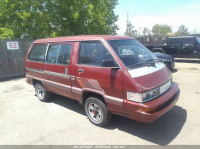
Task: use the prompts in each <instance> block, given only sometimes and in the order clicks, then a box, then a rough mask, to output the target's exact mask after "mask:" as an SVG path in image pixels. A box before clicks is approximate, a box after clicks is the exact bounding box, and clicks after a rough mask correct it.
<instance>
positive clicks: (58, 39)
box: [33, 35, 133, 43]
mask: <svg viewBox="0 0 200 149" xmlns="http://www.w3.org/2000/svg"><path fill="white" fill-rule="evenodd" d="M102 39H104V40H118V39H133V38H132V37H127V36H116V35H81V36H66V37H56V38H45V39H38V40H35V41H34V42H33V43H44V42H45V43H46V42H62V41H86V40H102Z"/></svg>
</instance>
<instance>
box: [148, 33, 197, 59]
mask: <svg viewBox="0 0 200 149" xmlns="http://www.w3.org/2000/svg"><path fill="white" fill-rule="evenodd" d="M146 47H147V48H148V49H150V50H151V51H152V52H162V53H167V54H169V55H172V56H174V57H185V58H200V37H198V36H178V37H168V38H167V39H166V43H165V44H163V45H146Z"/></svg>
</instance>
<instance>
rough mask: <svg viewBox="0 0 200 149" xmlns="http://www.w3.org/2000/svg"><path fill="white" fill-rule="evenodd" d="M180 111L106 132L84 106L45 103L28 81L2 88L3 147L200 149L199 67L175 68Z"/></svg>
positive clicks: (117, 121) (118, 120) (116, 120)
mask: <svg viewBox="0 0 200 149" xmlns="http://www.w3.org/2000/svg"><path fill="white" fill-rule="evenodd" d="M173 80H174V81H176V82H178V83H179V85H180V89H181V95H180V98H179V101H178V102H177V104H176V106H175V107H174V108H173V109H171V110H170V111H169V112H168V113H167V114H165V115H164V116H163V117H161V118H160V119H158V120H157V121H155V122H154V123H151V124H143V123H139V122H136V121H132V120H129V119H127V118H123V117H120V116H113V119H112V122H111V124H110V125H109V126H107V127H106V128H100V127H96V126H94V125H92V124H91V123H90V122H89V120H88V119H87V118H86V116H85V115H84V112H83V110H82V108H81V106H80V105H79V104H78V103H77V102H76V101H73V100H70V99H67V98H64V97H61V96H54V97H53V99H52V100H51V101H50V102H48V103H44V102H40V101H39V100H38V99H37V97H36V96H35V95H34V89H33V87H32V86H31V85H28V84H26V83H25V80H24V79H16V80H11V81H6V82H0V145H13V144H17V145H24V144H26V145H32V144H51V145H59V144H68V145H73V144H76V145H109V144H111V145H113V144H117V145H128V144H130V145H131V144H134V145H149V144H158V145H168V144H173V145H179V144H188V145H199V144H200V139H199V136H200V135H199V134H200V125H199V122H200V116H199V115H200V108H199V106H200V64H198V63H184V62H179V63H176V69H175V70H173Z"/></svg>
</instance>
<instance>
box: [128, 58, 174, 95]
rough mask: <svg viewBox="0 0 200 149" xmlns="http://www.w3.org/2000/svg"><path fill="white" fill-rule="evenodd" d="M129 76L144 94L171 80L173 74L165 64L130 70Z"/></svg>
mask: <svg viewBox="0 0 200 149" xmlns="http://www.w3.org/2000/svg"><path fill="white" fill-rule="evenodd" d="M129 74H130V75H131V77H132V79H133V80H134V82H135V83H136V85H137V86H138V87H140V88H141V91H142V92H146V91H149V90H152V89H154V88H156V87H159V86H160V85H162V84H164V83H165V82H167V81H168V80H169V79H171V72H170V71H169V69H168V68H167V67H166V66H165V65H164V64H163V63H160V62H159V63H156V65H155V67H153V66H145V67H141V68H137V69H132V70H129Z"/></svg>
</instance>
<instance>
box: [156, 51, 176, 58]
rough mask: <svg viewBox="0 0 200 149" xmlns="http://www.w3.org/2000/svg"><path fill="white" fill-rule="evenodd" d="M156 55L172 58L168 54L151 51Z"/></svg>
mask: <svg viewBox="0 0 200 149" xmlns="http://www.w3.org/2000/svg"><path fill="white" fill-rule="evenodd" d="M153 54H154V55H155V56H156V57H158V58H166V59H173V58H172V57H171V56H170V55H168V54H164V53H160V52H155V53H153Z"/></svg>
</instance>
